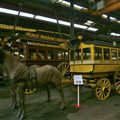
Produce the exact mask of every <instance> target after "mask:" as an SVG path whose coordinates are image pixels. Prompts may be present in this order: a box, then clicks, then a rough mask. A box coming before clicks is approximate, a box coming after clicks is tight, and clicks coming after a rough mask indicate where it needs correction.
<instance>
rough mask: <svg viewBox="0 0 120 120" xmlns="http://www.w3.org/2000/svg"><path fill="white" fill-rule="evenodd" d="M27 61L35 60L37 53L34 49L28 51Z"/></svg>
mask: <svg viewBox="0 0 120 120" xmlns="http://www.w3.org/2000/svg"><path fill="white" fill-rule="evenodd" d="M29 59H32V60H36V59H37V53H36V50H35V49H30V50H29Z"/></svg>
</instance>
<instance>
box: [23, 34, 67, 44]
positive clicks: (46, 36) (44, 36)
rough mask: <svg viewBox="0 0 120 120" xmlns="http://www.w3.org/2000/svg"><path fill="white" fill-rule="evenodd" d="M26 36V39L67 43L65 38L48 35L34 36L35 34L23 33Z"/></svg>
mask: <svg viewBox="0 0 120 120" xmlns="http://www.w3.org/2000/svg"><path fill="white" fill-rule="evenodd" d="M25 35H26V36H28V37H36V38H40V39H42V40H48V41H56V42H65V43H67V42H68V39H65V38H59V37H53V36H49V35H43V34H36V33H29V32H27V33H25Z"/></svg>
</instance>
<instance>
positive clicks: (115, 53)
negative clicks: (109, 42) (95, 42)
mask: <svg viewBox="0 0 120 120" xmlns="http://www.w3.org/2000/svg"><path fill="white" fill-rule="evenodd" d="M111 59H112V60H117V50H113V49H112V50H111Z"/></svg>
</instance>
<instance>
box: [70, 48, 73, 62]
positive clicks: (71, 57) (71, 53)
mask: <svg viewBox="0 0 120 120" xmlns="http://www.w3.org/2000/svg"><path fill="white" fill-rule="evenodd" d="M70 60H74V50H72V51H71V52H70Z"/></svg>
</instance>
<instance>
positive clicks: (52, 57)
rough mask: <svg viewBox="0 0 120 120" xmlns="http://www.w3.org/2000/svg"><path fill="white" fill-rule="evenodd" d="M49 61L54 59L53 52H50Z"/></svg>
mask: <svg viewBox="0 0 120 120" xmlns="http://www.w3.org/2000/svg"><path fill="white" fill-rule="evenodd" d="M47 59H48V60H53V59H54V53H53V51H48V54H47Z"/></svg>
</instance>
